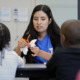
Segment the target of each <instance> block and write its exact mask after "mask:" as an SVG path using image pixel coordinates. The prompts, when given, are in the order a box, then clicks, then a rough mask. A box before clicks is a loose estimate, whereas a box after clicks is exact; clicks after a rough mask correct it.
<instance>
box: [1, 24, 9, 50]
mask: <svg viewBox="0 0 80 80" xmlns="http://www.w3.org/2000/svg"><path fill="white" fill-rule="evenodd" d="M9 41H10V32H9V29H8V28H7V26H6V25H4V24H2V23H0V51H2V49H3V48H4V47H5V46H6V45H8V44H9Z"/></svg>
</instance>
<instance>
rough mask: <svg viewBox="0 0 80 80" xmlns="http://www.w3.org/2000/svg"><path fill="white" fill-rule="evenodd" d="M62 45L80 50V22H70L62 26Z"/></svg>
mask: <svg viewBox="0 0 80 80" xmlns="http://www.w3.org/2000/svg"><path fill="white" fill-rule="evenodd" d="M61 44H62V46H63V47H67V48H80V20H68V21H66V22H64V23H63V24H62V26H61Z"/></svg>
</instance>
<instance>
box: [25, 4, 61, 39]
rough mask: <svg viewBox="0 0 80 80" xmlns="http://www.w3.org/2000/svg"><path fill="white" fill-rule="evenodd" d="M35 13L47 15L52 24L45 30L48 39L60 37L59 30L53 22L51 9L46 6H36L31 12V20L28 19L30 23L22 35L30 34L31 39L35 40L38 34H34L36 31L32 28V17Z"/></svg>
mask: <svg viewBox="0 0 80 80" xmlns="http://www.w3.org/2000/svg"><path fill="white" fill-rule="evenodd" d="M37 11H43V12H44V13H46V14H47V16H48V18H49V19H50V18H51V19H52V22H51V23H50V24H49V26H48V29H47V32H48V34H49V36H50V37H53V36H54V35H56V36H60V28H59V27H58V25H57V24H56V22H55V20H54V19H53V16H52V12H51V9H50V8H49V7H48V6H47V5H37V6H36V7H35V8H34V9H33V12H32V15H31V18H30V23H29V25H28V28H27V30H26V31H25V33H24V35H26V33H29V34H31V36H32V38H33V39H34V38H37V36H38V33H37V32H36V30H35V29H34V27H33V16H34V14H35V13H36V12H37Z"/></svg>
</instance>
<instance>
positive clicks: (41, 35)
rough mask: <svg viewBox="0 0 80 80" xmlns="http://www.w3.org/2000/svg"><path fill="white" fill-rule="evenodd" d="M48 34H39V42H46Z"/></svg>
mask: <svg viewBox="0 0 80 80" xmlns="http://www.w3.org/2000/svg"><path fill="white" fill-rule="evenodd" d="M46 35H47V32H46V33H39V36H38V39H39V40H44V38H45V37H46Z"/></svg>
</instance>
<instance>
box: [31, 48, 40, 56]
mask: <svg viewBox="0 0 80 80" xmlns="http://www.w3.org/2000/svg"><path fill="white" fill-rule="evenodd" d="M30 49H31V51H32V52H33V53H34V54H32V56H38V55H39V52H40V49H39V48H38V47H30Z"/></svg>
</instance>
